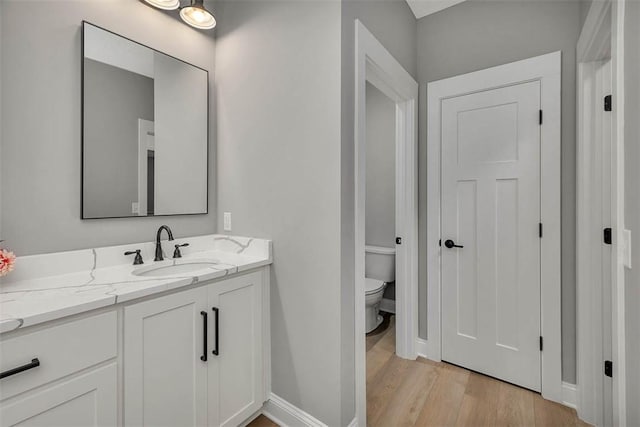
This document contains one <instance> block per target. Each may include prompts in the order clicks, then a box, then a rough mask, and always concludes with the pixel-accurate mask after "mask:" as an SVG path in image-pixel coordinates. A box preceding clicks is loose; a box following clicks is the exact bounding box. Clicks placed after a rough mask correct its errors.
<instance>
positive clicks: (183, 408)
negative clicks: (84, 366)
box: [124, 287, 210, 427]
mask: <svg viewBox="0 0 640 427" xmlns="http://www.w3.org/2000/svg"><path fill="white" fill-rule="evenodd" d="M206 302H207V288H206V287H201V288H196V289H191V290H188V291H184V292H179V293H176V294H172V295H167V296H164V297H160V298H154V299H152V300H149V301H145V302H141V303H138V304H135V305H131V306H128V307H125V309H124V402H125V407H124V415H125V425H127V426H140V425H145V426H181V427H187V426H196V425H198V426H200V425H206V424H207V362H206V361H204V360H202V359H201V357H202V356H203V355H204V354H206V353H207V349H206V348H205V345H204V344H205V343H204V337H203V332H204V322H205V320H206V318H205V316H203V315H202V314H201V312H204V313H207V312H206V310H207V305H206ZM209 353H210V352H209ZM208 359H210V357H209V358H208Z"/></svg>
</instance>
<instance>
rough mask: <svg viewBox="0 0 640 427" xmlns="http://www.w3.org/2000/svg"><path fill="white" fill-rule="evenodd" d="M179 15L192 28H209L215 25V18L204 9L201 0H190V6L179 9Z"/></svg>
mask: <svg viewBox="0 0 640 427" xmlns="http://www.w3.org/2000/svg"><path fill="white" fill-rule="evenodd" d="M180 17H181V18H182V20H183V21H184V22H186V23H187V24H189V25H191V26H192V27H194V28H198V29H201V30H210V29H211V28H213V27H215V26H216V18H214V17H213V15H212V14H211V12H209V11H208V10H207V9H205V7H204V4H203V1H202V0H192V2H191V6H186V7H183V8H182V9H180Z"/></svg>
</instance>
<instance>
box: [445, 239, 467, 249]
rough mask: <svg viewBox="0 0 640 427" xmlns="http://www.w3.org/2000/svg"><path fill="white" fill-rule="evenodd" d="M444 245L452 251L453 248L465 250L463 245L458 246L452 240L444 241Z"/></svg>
mask: <svg viewBox="0 0 640 427" xmlns="http://www.w3.org/2000/svg"><path fill="white" fill-rule="evenodd" d="M444 245H445V246H446V247H447V248H449V249H451V248H464V246H462V245H456V243H455V242H454V241H453V240H451V239H449V240H445V241H444Z"/></svg>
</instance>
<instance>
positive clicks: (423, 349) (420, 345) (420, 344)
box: [416, 338, 428, 359]
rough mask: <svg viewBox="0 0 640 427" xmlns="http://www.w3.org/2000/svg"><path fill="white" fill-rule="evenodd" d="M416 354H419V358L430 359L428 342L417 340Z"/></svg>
mask: <svg viewBox="0 0 640 427" xmlns="http://www.w3.org/2000/svg"><path fill="white" fill-rule="evenodd" d="M416 353H417V354H418V356H420V357H424V358H425V359H428V357H427V340H423V339H422V338H417V339H416Z"/></svg>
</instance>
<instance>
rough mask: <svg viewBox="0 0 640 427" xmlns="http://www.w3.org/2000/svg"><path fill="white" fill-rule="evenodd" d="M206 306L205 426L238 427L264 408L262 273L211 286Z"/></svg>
mask: <svg viewBox="0 0 640 427" xmlns="http://www.w3.org/2000/svg"><path fill="white" fill-rule="evenodd" d="M209 304H210V307H209V312H210V313H212V314H214V316H213V318H212V319H211V331H210V336H211V343H212V344H211V348H212V351H211V352H210V354H211V355H212V360H211V363H210V364H209V422H210V425H219V426H237V425H239V424H241V423H242V422H243V421H245V420H246V419H247V418H248V417H249V416H251V415H252V414H253V413H254V412H255V411H257V410H258V409H260V407H261V406H262V403H263V390H264V387H263V364H262V275H261V273H259V272H258V273H252V274H248V275H245V276H240V277H237V278H233V279H229V280H225V281H223V282H219V283H215V284H212V285H211V286H209ZM216 310H217V313H218V315H217V320H218V323H217V325H216V322H215V321H216V315H215V312H216ZM216 333H217V341H216ZM216 342H217V348H216ZM216 350H217V355H215V354H212V353H215V352H216Z"/></svg>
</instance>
